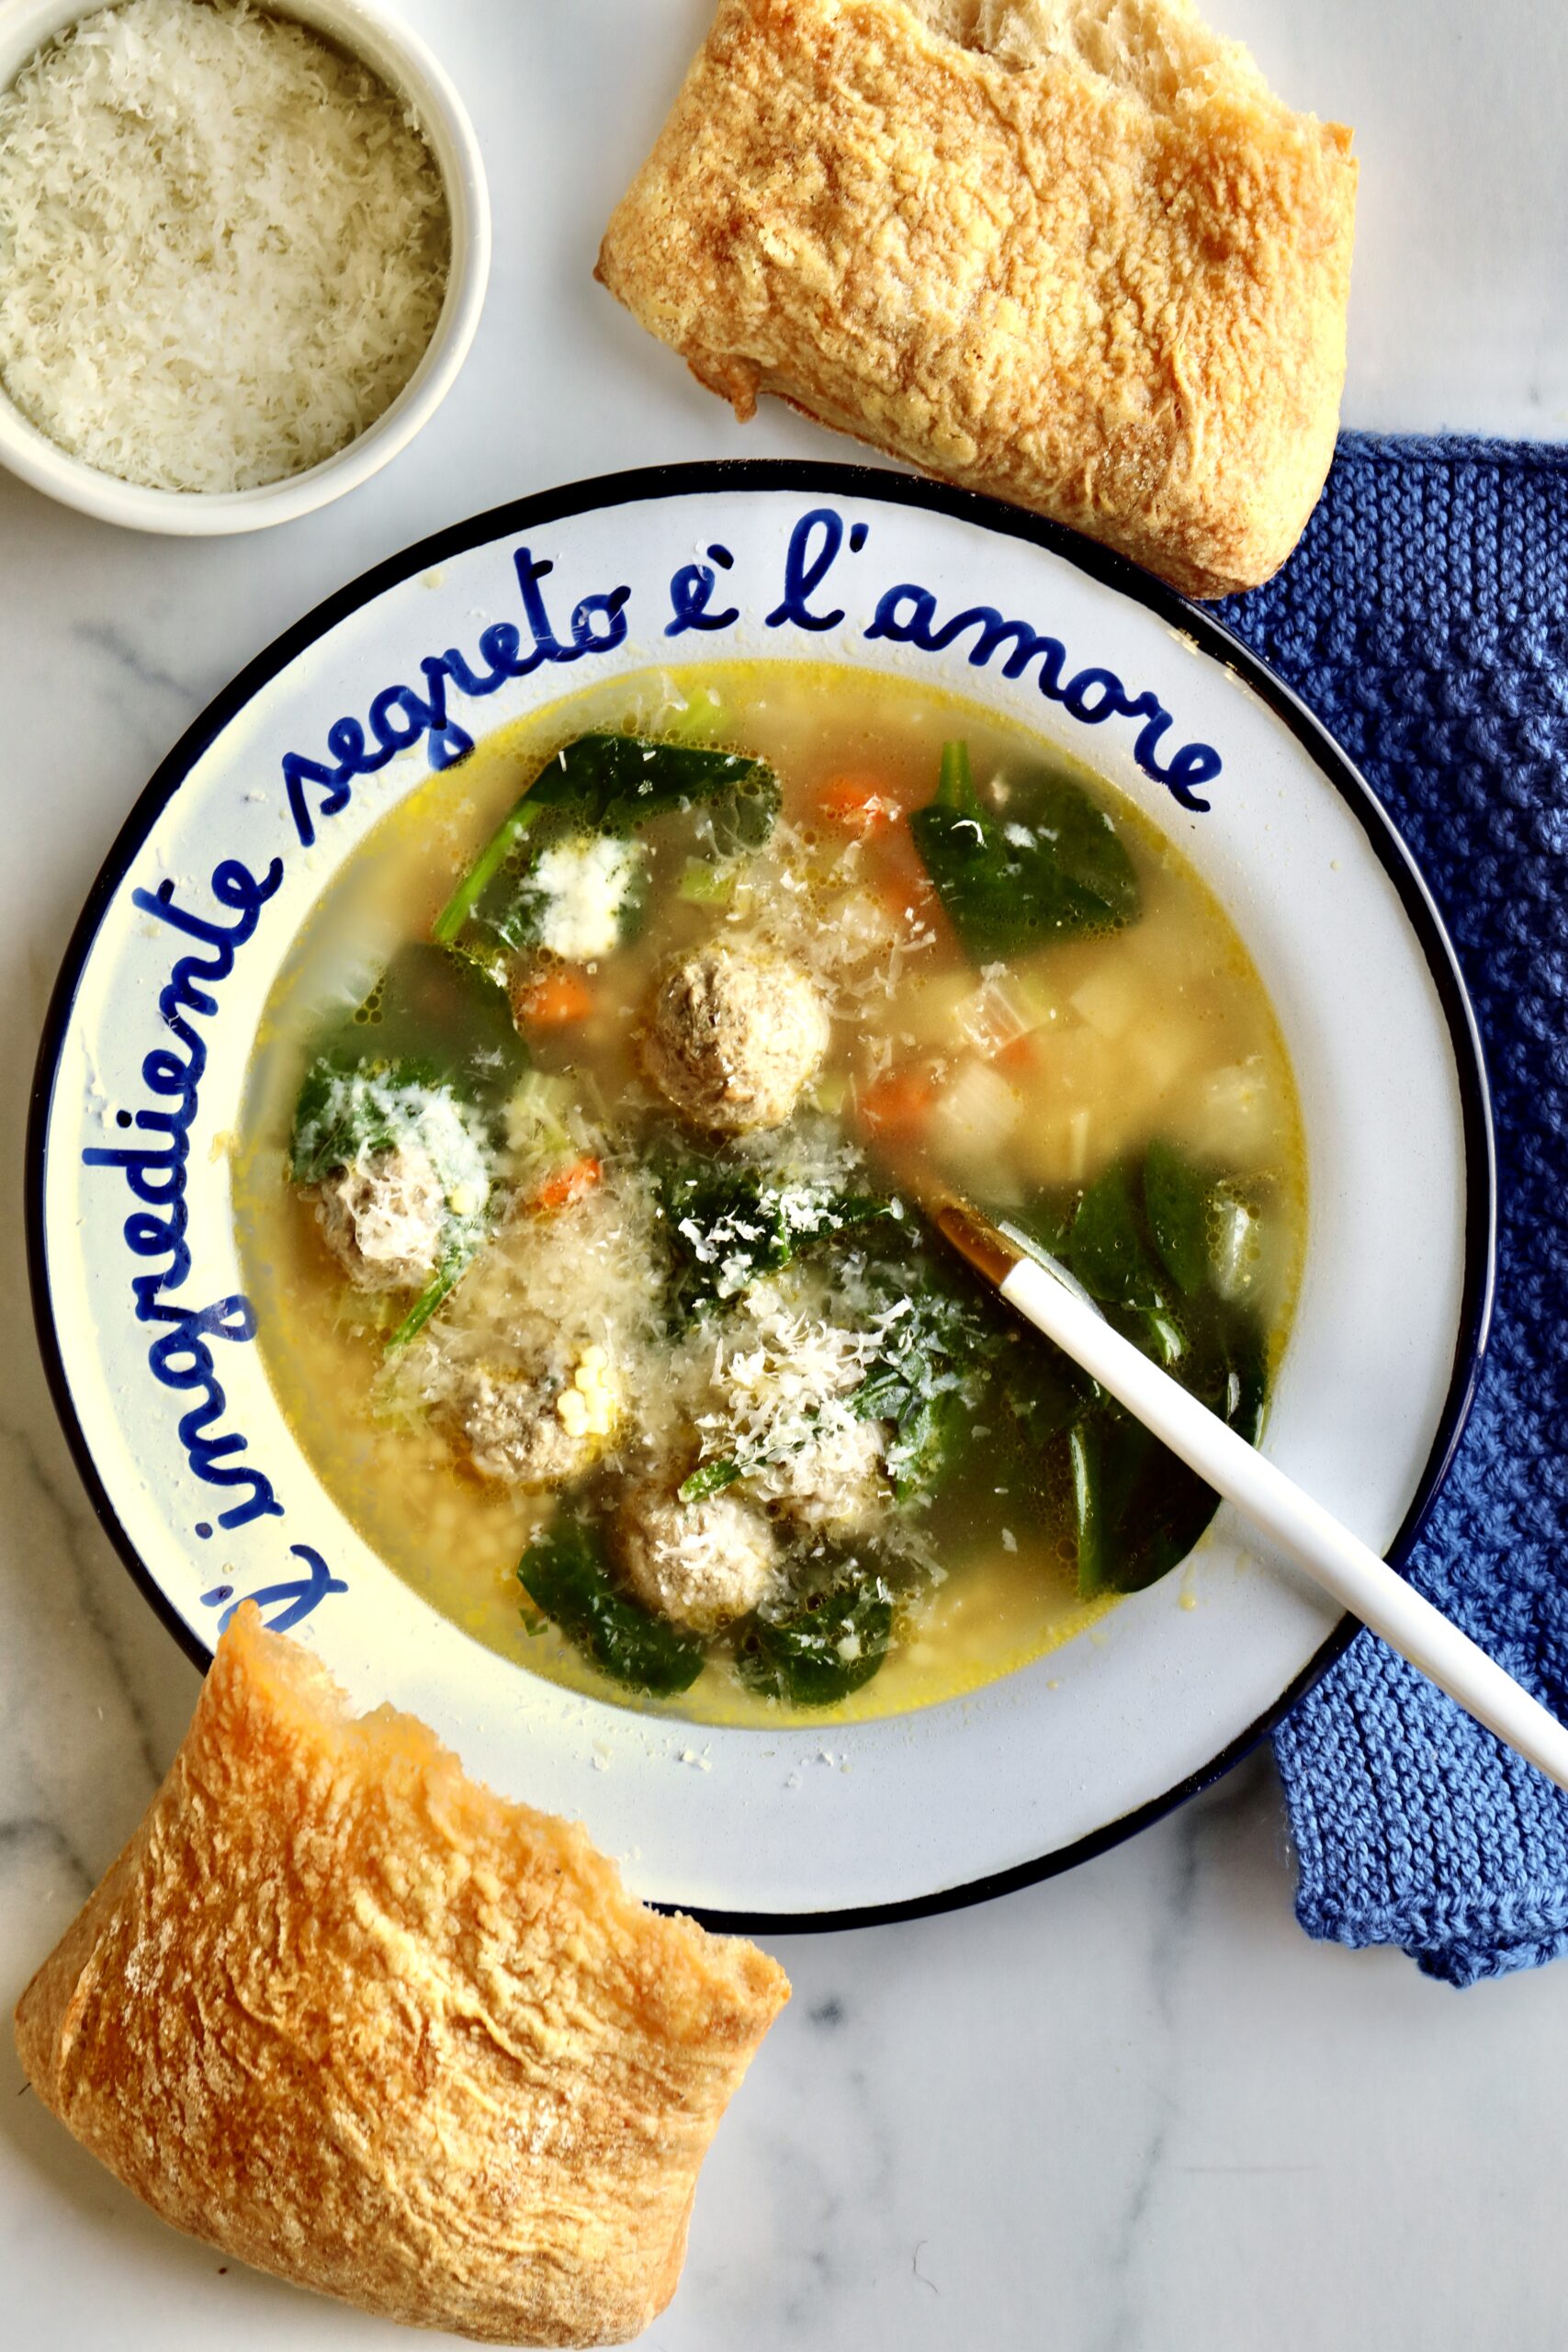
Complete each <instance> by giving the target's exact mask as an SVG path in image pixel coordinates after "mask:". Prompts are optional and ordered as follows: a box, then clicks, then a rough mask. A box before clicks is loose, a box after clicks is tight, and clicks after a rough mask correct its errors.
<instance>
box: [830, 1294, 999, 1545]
mask: <svg viewBox="0 0 1568 2352" xmlns="http://www.w3.org/2000/svg"><path fill="white" fill-rule="evenodd" d="M961 1279H962V1278H960V1277H956V1276H954V1275H953V1274H951V1273H949V1272H948V1271H947V1269H946V1268H944V1267H943V1268H939V1266H938V1265H937V1263H936V1262H935V1261H933V1260H932V1259H931V1258H930V1257H929V1256H928V1255H927V1254H926V1253H924V1252H921V1253H919V1256H914V1255H910V1256H905V1257H900V1258H897V1259H895V1260H892V1261H888V1262H887V1263H886V1264H885V1265H882V1266H879V1267H877V1268H876V1269H875V1270H874V1275H873V1281H874V1286H875V1287H877V1288H879V1289H880V1290H881V1291H882V1292H883V1294H884V1295H885V1296H886V1298H887V1300H888V1303H889V1305H890V1306H891V1305H893V1304H895V1303H897V1306H899V1307H900V1308H901V1310H902V1311H901V1312H900V1313H899V1314H898V1315H897V1317H895V1318H894V1319H893V1320H891V1321H889V1322H888V1323H887V1325H886V1331H885V1334H884V1338H883V1342H882V1347H881V1351H880V1352H879V1353H878V1354H877V1356H876V1357H875V1359H874V1362H873V1363H872V1364H871V1365H870V1367H869V1368H868V1370H867V1372H866V1374H865V1377H864V1379H863V1381H862V1383H861V1385H860V1386H859V1387H858V1388H857V1389H856V1390H855V1393H854V1396H853V1398H852V1404H853V1407H854V1410H855V1412H856V1413H857V1414H858V1415H859V1417H860V1419H862V1420H864V1421H890V1422H891V1423H892V1424H893V1434H892V1437H891V1438H890V1439H889V1441H888V1445H887V1455H886V1465H887V1476H888V1479H889V1482H890V1484H891V1486H892V1488H893V1494H894V1498H895V1500H897V1501H898V1502H901V1503H903V1502H910V1501H912V1500H914V1499H915V1498H916V1497H918V1496H923V1495H928V1494H930V1493H931V1492H932V1491H933V1489H934V1488H935V1487H936V1486H937V1485H938V1484H939V1483H940V1481H941V1478H942V1475H943V1473H944V1471H945V1470H946V1469H947V1468H948V1467H949V1465H950V1464H951V1463H952V1461H953V1455H954V1453H955V1451H956V1448H957V1443H958V1441H959V1438H960V1437H961V1436H962V1434H963V1430H964V1424H965V1420H966V1419H967V1418H968V1417H969V1415H970V1414H971V1413H972V1412H973V1410H974V1408H975V1407H976V1405H977V1403H978V1401H979V1398H980V1397H981V1395H982V1393H983V1391H984V1387H985V1360H986V1357H987V1353H988V1352H990V1351H992V1350H993V1348H994V1346H995V1344H996V1336H997V1325H998V1322H999V1319H1000V1317H1002V1315H1003V1314H1004V1313H1005V1310H1003V1309H993V1308H992V1306H991V1302H990V1301H989V1299H988V1298H987V1296H986V1295H984V1294H983V1293H982V1292H980V1290H979V1287H978V1285H976V1286H975V1288H974V1289H973V1290H972V1291H966V1290H965V1289H964V1288H962V1287H961V1286H960V1284H961Z"/></svg>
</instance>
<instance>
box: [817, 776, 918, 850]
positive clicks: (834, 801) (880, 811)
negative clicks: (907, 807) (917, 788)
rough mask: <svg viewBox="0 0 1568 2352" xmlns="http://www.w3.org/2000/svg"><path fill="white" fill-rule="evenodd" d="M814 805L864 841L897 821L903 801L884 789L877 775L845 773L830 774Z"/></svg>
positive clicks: (824, 814)
mask: <svg viewBox="0 0 1568 2352" xmlns="http://www.w3.org/2000/svg"><path fill="white" fill-rule="evenodd" d="M817 806H818V809H820V810H821V811H822V814H823V816H824V817H826V818H828V819H829V820H830V821H831V822H832V823H833V824H835V825H840V826H842V828H843V830H844V831H845V832H846V833H853V834H854V836H855V838H856V839H857V840H858V841H869V840H870V838H871V836H872V834H873V833H880V832H882V831H885V830H886V828H887V827H888V826H889V825H896V824H897V821H898V820H899V818H900V817H902V815H903V814H904V809H903V804H902V802H900V801H898V800H897V799H895V797H894V796H893V795H892V794H891V793H890V792H889V791H887V790H886V786H884V784H883V781H882V778H881V777H880V776H874V775H854V774H848V773H846V774H845V775H830V776H829V779H828V781H827V783H826V784H825V785H824V786H822V788H821V790H820V791H819V792H818V795H817Z"/></svg>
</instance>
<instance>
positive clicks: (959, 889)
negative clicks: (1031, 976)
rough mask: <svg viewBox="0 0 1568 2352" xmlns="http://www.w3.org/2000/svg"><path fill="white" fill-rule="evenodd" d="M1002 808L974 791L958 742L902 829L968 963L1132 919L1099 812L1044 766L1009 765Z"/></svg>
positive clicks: (1117, 843)
mask: <svg viewBox="0 0 1568 2352" xmlns="http://www.w3.org/2000/svg"><path fill="white" fill-rule="evenodd" d="M999 781H1000V782H1001V784H1002V786H1003V787H1004V789H1005V792H1006V800H1005V803H1004V804H1003V805H1001V806H998V807H992V808H987V806H986V805H985V804H984V803H983V802H982V800H981V798H980V796H979V794H978V792H977V791H976V788H975V780H974V776H973V775H972V773H971V769H970V761H969V746H968V744H967V743H966V742H950V743H944V744H943V746H942V775H941V780H940V782H939V783H938V786H937V791H936V797H935V798H934V800H932V801H931V803H930V805H929V806H928V807H926V808H924V809H916V811H915V813H914V815H913V816H912V817H911V818H910V820H909V831H910V832H911V833H912V834H913V835H914V839H915V844H916V847H917V848H918V849H919V853H920V855H921V857H922V858H923V859H924V861H925V866H926V871H927V873H928V874H929V875H930V876H931V881H932V882H933V884H934V885H935V887H936V892H937V896H938V897H939V898H940V899H941V900H942V906H943V908H944V910H946V913H947V915H948V918H949V920H950V921H951V922H952V924H953V929H954V931H956V932H957V933H958V936H959V938H960V939H961V940H962V941H963V943H964V948H965V950H966V951H967V953H968V955H969V957H970V959H971V961H972V962H974V963H976V964H990V963H998V962H1006V961H1007V960H1008V958H1009V957H1010V956H1017V955H1020V954H1021V953H1023V952H1024V951H1025V950H1027V949H1029V948H1031V947H1035V946H1038V945H1039V944H1041V943H1042V942H1043V941H1046V940H1051V939H1073V938H1077V937H1080V936H1082V935H1084V934H1086V933H1088V934H1094V933H1100V932H1108V931H1119V930H1121V929H1122V926H1123V925H1124V924H1126V923H1129V922H1135V921H1136V920H1137V916H1138V912H1139V893H1138V877H1137V874H1136V872H1135V871H1134V865H1133V861H1132V859H1131V858H1130V857H1129V856H1128V854H1127V852H1126V850H1125V848H1124V847H1123V845H1122V842H1121V840H1120V838H1119V837H1118V835H1117V832H1116V829H1115V827H1114V826H1113V825H1112V823H1111V819H1110V817H1109V816H1108V815H1107V814H1106V812H1105V810H1104V809H1100V808H1099V807H1097V806H1096V804H1095V802H1094V801H1092V800H1091V799H1090V798H1089V795H1088V793H1087V792H1083V791H1081V790H1080V789H1079V787H1078V786H1077V785H1076V784H1072V783H1069V782H1068V780H1067V779H1066V776H1062V775H1056V774H1055V772H1054V771H1053V770H1051V769H1050V768H1046V767H1035V766H1022V765H1017V766H1010V767H1009V769H1008V771H1007V773H1006V775H1005V776H1004V777H1003V778H1001V779H999Z"/></svg>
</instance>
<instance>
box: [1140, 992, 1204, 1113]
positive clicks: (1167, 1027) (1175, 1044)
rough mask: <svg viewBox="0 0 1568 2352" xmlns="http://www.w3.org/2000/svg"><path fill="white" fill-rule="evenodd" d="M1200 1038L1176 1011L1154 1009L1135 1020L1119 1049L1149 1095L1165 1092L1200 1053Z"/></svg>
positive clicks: (1201, 1044) (1190, 1024)
mask: <svg viewBox="0 0 1568 2352" xmlns="http://www.w3.org/2000/svg"><path fill="white" fill-rule="evenodd" d="M1202 1046H1203V1041H1202V1039H1201V1037H1200V1036H1199V1035H1198V1034H1197V1032H1196V1030H1195V1029H1194V1028H1193V1026H1192V1023H1190V1021H1187V1020H1184V1019H1183V1018H1182V1017H1181V1015H1180V1014H1179V1013H1170V1012H1156V1013H1155V1014H1154V1015H1153V1016H1152V1017H1151V1018H1150V1019H1148V1020H1147V1021H1142V1022H1139V1023H1136V1024H1135V1025H1134V1027H1133V1028H1132V1029H1131V1030H1130V1031H1129V1033H1128V1035H1127V1036H1126V1038H1125V1039H1124V1041H1123V1045H1122V1051H1123V1052H1124V1053H1125V1054H1126V1056H1127V1057H1128V1059H1129V1061H1130V1062H1131V1063H1132V1064H1133V1066H1134V1068H1135V1069H1136V1070H1137V1072H1138V1074H1139V1077H1140V1078H1141V1080H1143V1082H1144V1084H1145V1086H1146V1087H1147V1089H1148V1091H1149V1093H1150V1094H1151V1096H1156V1097H1157V1096H1159V1095H1161V1094H1164V1093H1166V1092H1167V1091H1168V1089H1169V1088H1171V1087H1172V1086H1174V1085H1175V1083H1176V1081H1177V1080H1178V1079H1179V1077H1181V1075H1182V1073H1183V1072H1184V1071H1185V1070H1188V1069H1190V1068H1191V1066H1192V1064H1193V1063H1194V1062H1195V1061H1196V1060H1197V1059H1198V1057H1199V1056H1200V1054H1201V1052H1202Z"/></svg>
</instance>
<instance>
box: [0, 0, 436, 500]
mask: <svg viewBox="0 0 1568 2352" xmlns="http://www.w3.org/2000/svg"><path fill="white" fill-rule="evenodd" d="M450 249H451V227H450V221H449V218H448V211H447V205H446V193H445V190H444V187H443V184H442V178H441V174H440V172H439V170H438V168H437V165H436V163H435V160H434V155H433V154H432V153H431V150H430V147H429V145H428V143H427V141H426V140H425V138H424V136H423V132H422V131H421V130H420V128H419V125H418V123H417V122H416V121H415V120H414V119H413V117H412V114H411V112H410V110H409V109H408V107H406V106H405V105H404V103H403V101H402V100H401V99H400V98H399V97H397V96H395V95H394V94H393V92H392V91H391V90H390V89H389V88H388V86H387V85H386V84H385V83H383V82H382V81H380V80H379V79H378V76H377V75H376V74H373V73H372V72H371V71H370V69H369V68H368V67H367V65H365V64H363V63H361V62H358V61H357V60H355V59H352V58H350V57H347V56H345V55H344V54H343V53H341V52H340V51H337V50H336V49H333V48H332V47H331V46H330V45H329V44H328V43H327V42H326V41H325V40H321V38H319V37H318V36H317V35H316V34H315V33H313V32H311V31H310V30H309V29H308V28H305V27H304V26H302V25H300V24H298V23H296V22H294V21H293V20H292V19H290V18H285V17H273V16H269V15H266V14H265V13H264V12H262V11H260V10H258V9H256V8H254V7H253V6H249V5H247V0H125V5H123V6H118V7H110V8H106V9H102V10H99V11H98V12H97V13H96V14H95V15H91V16H88V17H84V18H82V19H80V20H79V21H78V22H77V23H76V24H75V25H73V27H71V28H69V29H68V30H67V31H66V32H65V33H64V34H63V35H62V37H60V38H59V39H58V40H54V41H52V42H51V43H50V44H49V45H48V46H47V47H46V48H45V49H43V50H42V51H39V54H38V55H37V56H36V57H35V58H33V59H32V60H31V62H29V63H28V65H26V66H25V67H24V69H23V71H22V72H21V74H19V75H18V76H17V80H16V81H15V82H14V84H13V85H12V86H11V87H10V89H9V90H7V91H6V92H5V93H4V94H0V387H3V389H4V390H5V391H6V394H7V395H8V396H9V398H10V400H11V401H12V402H13V403H14V404H15V406H16V407H17V410H19V411H20V413H22V415H23V416H25V417H26V418H27V419H28V422H29V423H30V424H34V425H35V426H36V427H37V428H38V429H39V431H40V432H42V433H44V434H45V435H48V437H49V438H50V439H51V441H52V442H54V443H55V444H56V445H57V446H58V447H60V448H62V449H63V450H65V451H67V452H69V453H70V454H71V455H72V456H73V457H76V458H81V459H83V460H85V462H86V463H87V464H89V465H91V466H93V467H95V468H96V469H99V470H100V471H102V472H104V473H107V474H111V475H114V476H117V477H118V478H119V479H121V480H123V481H130V482H135V483H139V484H142V485H144V486H146V487H148V488H152V489H157V490H165V491H186V492H190V491H195V492H218V493H222V492H234V491H241V490H248V489H253V488H256V487H259V486H260V485H262V484H264V483H268V482H275V481H281V480H284V479H285V478H287V477H288V476H291V475H294V474H297V473H300V472H303V471H304V470H306V469H309V468H310V467H312V466H316V465H319V464H321V462H322V460H323V459H325V458H330V457H332V456H333V455H334V454H335V453H336V452H337V451H338V450H340V449H342V448H344V447H346V446H347V445H348V444H349V443H350V442H352V441H354V440H355V439H356V438H357V437H358V436H359V435H361V434H362V433H364V432H365V431H366V429H367V427H368V426H369V425H371V424H374V423H375V422H376V420H377V418H378V417H379V416H380V415H382V414H383V413H384V412H385V411H386V410H387V409H388V408H389V406H390V405H391V403H392V401H394V400H395V399H396V398H397V396H398V394H399V393H400V391H401V390H402V389H403V387H404V386H405V385H406V384H407V383H408V381H409V379H411V377H412V375H413V373H414V371H415V369H416V368H418V366H419V362H420V360H421V358H422V357H423V354H424V352H425V350H426V348H427V347H428V345H429V344H430V341H431V338H432V335H433V334H434V330H435V326H436V322H437V320H438V318H439V316H440V313H441V307H442V302H443V300H444V297H445V293H446V280H447V274H448V268H449V263H450Z"/></svg>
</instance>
